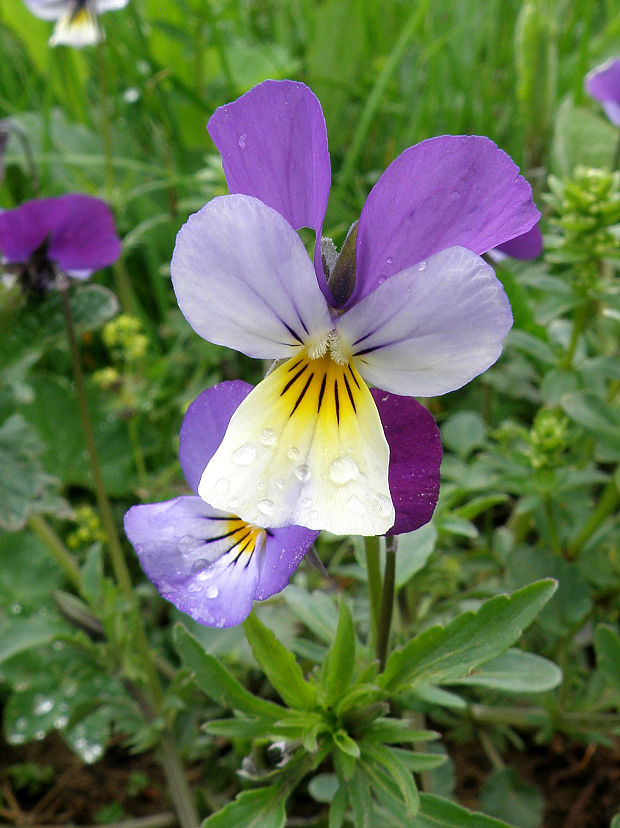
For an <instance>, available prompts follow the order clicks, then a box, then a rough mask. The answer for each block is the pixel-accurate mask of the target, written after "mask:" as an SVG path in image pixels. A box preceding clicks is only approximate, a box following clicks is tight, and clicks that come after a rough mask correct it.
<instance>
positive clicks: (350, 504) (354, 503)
mask: <svg viewBox="0 0 620 828" xmlns="http://www.w3.org/2000/svg"><path fill="white" fill-rule="evenodd" d="M347 508H348V509H349V511H350V512H352V513H353V514H354V515H363V514H364V512H365V511H366V507H365V506H364V504H363V503H362V501H361V500H358V498H357V497H350V498H349V499H348V500H347Z"/></svg>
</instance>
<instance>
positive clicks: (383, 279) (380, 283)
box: [377, 273, 387, 285]
mask: <svg viewBox="0 0 620 828" xmlns="http://www.w3.org/2000/svg"><path fill="white" fill-rule="evenodd" d="M386 279H387V276H385V275H384V274H383V273H382V274H381V276H379V278H378V279H377V284H378V285H382V284H383V283H384V282H385V280H386Z"/></svg>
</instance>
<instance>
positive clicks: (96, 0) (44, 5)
mask: <svg viewBox="0 0 620 828" xmlns="http://www.w3.org/2000/svg"><path fill="white" fill-rule="evenodd" d="M128 2H129V0H24V3H25V4H26V5H27V6H28V8H29V9H30V11H31V12H32V13H33V14H34V15H35V16H36V17H40V18H41V19H42V20H56V21H57V22H56V26H55V27H54V31H53V33H52V36H51V37H50V46H77V47H78V48H79V47H81V46H92V45H93V44H94V43H98V42H99V41H100V40H102V39H103V32H102V31H101V29H100V28H99V25H98V23H97V16H98V15H100V14H103V13H104V12H107V11H115V10H116V9H122V8H124V7H125V6H126V5H127V3H128Z"/></svg>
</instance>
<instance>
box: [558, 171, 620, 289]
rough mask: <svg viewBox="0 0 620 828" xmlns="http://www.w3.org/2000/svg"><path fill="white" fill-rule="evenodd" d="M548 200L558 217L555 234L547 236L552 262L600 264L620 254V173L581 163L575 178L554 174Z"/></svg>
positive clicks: (578, 269) (580, 271)
mask: <svg viewBox="0 0 620 828" xmlns="http://www.w3.org/2000/svg"><path fill="white" fill-rule="evenodd" d="M549 187H550V188H551V193H550V194H549V195H548V196H547V197H546V200H547V201H548V203H549V204H550V205H551V207H552V208H553V211H554V213H555V216H553V217H552V218H551V219H550V224H551V225H552V226H553V227H554V228H555V231H554V233H552V235H551V236H550V237H549V238H548V239H546V247H547V249H548V251H549V253H548V258H549V259H550V260H551V261H555V262H559V263H563V264H574V265H575V266H576V268H575V269H576V271H577V273H578V274H579V273H582V272H583V269H582V268H579V267H578V265H584V264H585V265H587V264H596V263H597V262H600V261H601V260H604V259H606V258H610V257H617V256H618V243H619V232H618V225H619V224H620V172H609V170H599V169H594V168H592V167H583V166H578V167H576V168H575V172H574V174H573V177H572V179H569V180H563V181H562V180H560V179H559V178H556V177H555V176H553V175H552V176H550V178H549Z"/></svg>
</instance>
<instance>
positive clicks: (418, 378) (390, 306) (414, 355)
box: [338, 247, 512, 397]
mask: <svg viewBox="0 0 620 828" xmlns="http://www.w3.org/2000/svg"><path fill="white" fill-rule="evenodd" d="M511 325H512V312H511V310H510V303H509V302H508V298H507V296H506V294H505V292H504V288H503V286H502V284H501V282H500V281H499V280H498V279H497V278H496V276H495V273H494V272H493V269H492V268H491V267H489V265H487V264H486V263H485V262H484V261H483V260H482V259H481V258H480V257H479V256H476V255H475V254H474V253H472V252H471V251H469V250H466V249H465V248H464V247H449V248H447V249H446V250H442V251H441V252H440V253H436V254H435V255H434V256H431V257H429V259H428V260H427V261H425V262H421V263H420V264H418V265H416V266H415V267H412V268H408V269H407V270H403V271H401V272H400V273H397V274H395V275H394V276H390V278H389V279H387V280H386V281H385V282H384V283H383V284H381V285H379V287H378V288H376V290H374V291H373V293H371V294H369V295H368V296H366V297H364V299H362V300H361V301H360V302H359V303H358V304H357V305H355V306H354V307H353V308H351V310H349V311H347V313H345V314H344V315H343V316H342V317H341V319H340V320H339V322H338V332H339V333H340V335H341V336H342V338H343V340H344V341H345V342H347V344H348V345H349V346H350V347H351V351H352V353H353V359H354V362H355V365H356V367H357V369H358V370H359V372H360V374H361V375H362V376H363V377H364V379H366V380H367V381H368V382H370V383H372V384H373V385H376V386H377V387H378V388H382V389H384V390H385V391H391V392H392V393H394V394H404V395H410V396H424V397H427V396H428V397H431V396H435V395H436V394H446V393H447V392H448V391H454V390H455V389H456V388H460V387H461V386H462V385H465V383H467V382H469V381H470V380H471V379H473V378H474V377H476V376H477V375H478V374H481V373H482V372H483V371H486V369H487V368H489V367H490V366H491V365H493V363H494V362H495V361H496V360H497V358H498V357H499V355H500V353H501V350H502V342H503V340H504V338H505V336H506V334H507V333H508V331H509V330H510V327H511Z"/></svg>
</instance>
